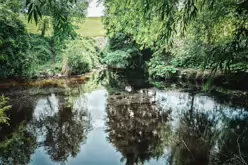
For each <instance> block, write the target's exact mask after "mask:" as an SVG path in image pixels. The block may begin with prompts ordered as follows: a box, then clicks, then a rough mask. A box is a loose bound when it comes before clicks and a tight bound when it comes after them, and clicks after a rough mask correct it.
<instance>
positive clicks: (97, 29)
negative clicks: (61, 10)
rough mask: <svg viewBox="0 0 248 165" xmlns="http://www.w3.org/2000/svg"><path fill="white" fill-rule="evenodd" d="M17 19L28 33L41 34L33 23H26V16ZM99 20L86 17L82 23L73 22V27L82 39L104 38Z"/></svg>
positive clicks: (49, 32)
mask: <svg viewBox="0 0 248 165" xmlns="http://www.w3.org/2000/svg"><path fill="white" fill-rule="evenodd" d="M19 18H20V20H21V21H22V22H23V23H24V24H25V25H26V28H27V30H28V32H29V33H32V34H41V32H40V31H38V26H36V24H35V22H34V21H31V22H28V18H27V16H25V15H23V14H21V15H20V16H19ZM101 19H102V18H101V17H88V18H86V19H85V21H82V22H81V21H75V23H73V25H75V26H76V32H77V33H78V34H79V35H80V36H82V37H96V36H105V30H104V26H103V24H102V20H101ZM52 31H53V29H52V28H51V30H49V31H47V32H46V36H50V35H52Z"/></svg>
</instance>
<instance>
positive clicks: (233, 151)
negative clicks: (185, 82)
mask: <svg viewBox="0 0 248 165" xmlns="http://www.w3.org/2000/svg"><path fill="white" fill-rule="evenodd" d="M191 99H192V100H191V106H189V107H190V108H189V110H186V111H183V112H182V114H181V115H180V116H178V117H179V118H180V122H179V126H178V128H177V129H176V130H175V132H174V134H173V136H172V137H171V138H172V139H174V140H173V143H172V145H171V147H172V152H171V157H170V161H169V164H173V165H199V164H201V165H242V164H243V165H247V162H248V132H247V131H248V130H247V129H248V120H247V119H248V116H247V113H246V112H243V111H239V112H240V115H239V116H237V115H236V116H235V115H234V116H233V115H230V114H229V115H225V111H227V108H228V107H225V106H223V107H222V106H218V108H217V107H216V109H214V110H213V111H212V112H214V113H208V112H206V111H204V109H201V110H199V109H198V108H195V105H194V104H195V102H194V99H195V96H194V95H193V96H192V97H191ZM196 106H197V105H196ZM232 111H235V110H234V109H232ZM237 112H238V111H237ZM244 114H246V115H244Z"/></svg>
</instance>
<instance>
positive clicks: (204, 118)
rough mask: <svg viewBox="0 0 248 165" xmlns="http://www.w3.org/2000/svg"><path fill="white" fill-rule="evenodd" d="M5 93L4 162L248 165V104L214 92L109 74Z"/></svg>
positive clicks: (0, 140)
mask: <svg viewBox="0 0 248 165" xmlns="http://www.w3.org/2000/svg"><path fill="white" fill-rule="evenodd" d="M67 81H69V80H67ZM60 84H61V83H60ZM2 94H4V95H5V96H7V97H9V99H10V100H9V104H10V105H12V108H11V110H9V111H8V112H7V113H8V117H9V118H10V120H9V125H1V126H0V164H1V165H60V164H65V165H138V164H144V165H166V164H168V165H242V164H244V165H246V164H247V163H248V131H247V129H248V109H247V108H246V107H244V106H243V107H242V106H240V105H237V104H235V103H233V102H231V101H230V102H228V101H225V102H223V101H222V100H220V99H219V97H216V96H215V95H211V94H205V93H201V92H197V91H183V90H175V89H173V90H170V89H164V90H161V89H157V88H155V87H152V86H151V85H150V84H149V83H148V82H147V81H145V80H143V79H140V77H132V78H127V77H126V76H121V75H119V74H116V73H112V72H111V73H110V72H106V73H97V74H92V76H91V77H90V78H89V80H87V81H84V82H82V81H80V82H79V83H73V85H71V84H70V83H62V85H57V86H55V85H54V84H53V85H52V86H49V85H48V86H44V85H42V86H32V87H31V86H30V87H25V86H15V87H11V88H0V95H2Z"/></svg>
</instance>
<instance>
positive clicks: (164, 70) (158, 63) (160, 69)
mask: <svg viewBox="0 0 248 165" xmlns="http://www.w3.org/2000/svg"><path fill="white" fill-rule="evenodd" d="M177 71H178V69H177V68H175V67H174V66H172V65H166V63H165V55H162V54H158V55H154V56H153V58H151V60H150V61H149V62H148V72H149V76H151V77H152V78H171V77H172V76H175V75H176V73H177Z"/></svg>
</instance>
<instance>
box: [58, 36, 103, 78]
mask: <svg viewBox="0 0 248 165" xmlns="http://www.w3.org/2000/svg"><path fill="white" fill-rule="evenodd" d="M62 51H63V70H62V72H63V74H65V75H69V74H74V75H75V74H83V73H86V72H89V71H91V70H92V69H93V68H94V67H97V66H99V65H100V64H99V50H98V48H97V47H96V46H95V42H94V40H93V39H90V38H82V39H78V40H72V41H67V42H66V46H65V48H64V49H63V50H62Z"/></svg>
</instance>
